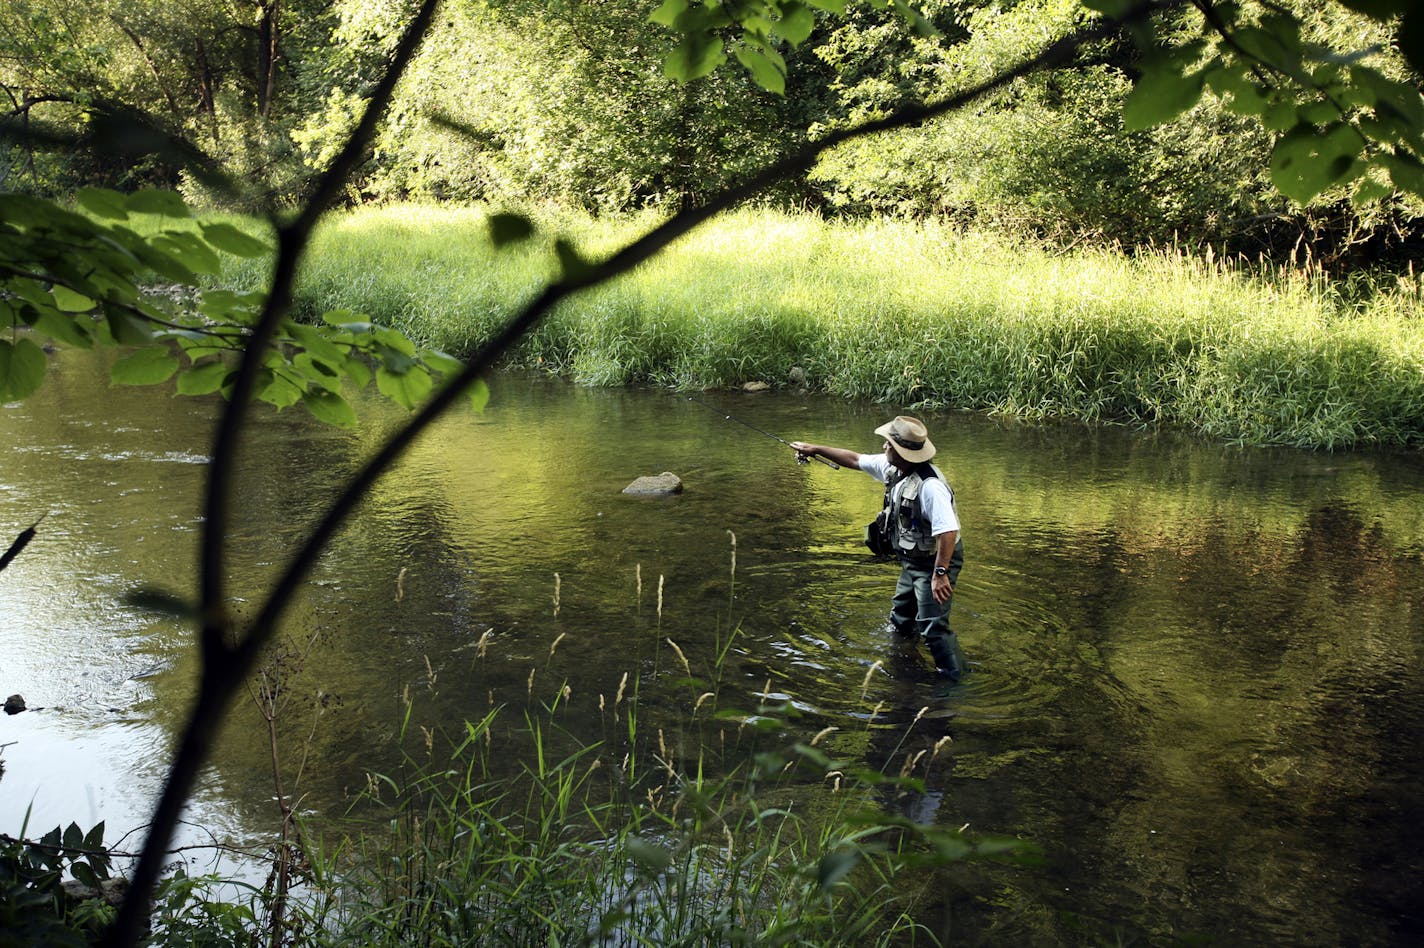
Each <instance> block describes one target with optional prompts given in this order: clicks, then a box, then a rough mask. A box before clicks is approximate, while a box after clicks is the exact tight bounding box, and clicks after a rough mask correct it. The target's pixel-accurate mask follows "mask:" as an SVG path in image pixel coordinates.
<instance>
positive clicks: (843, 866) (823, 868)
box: [816, 849, 860, 892]
mask: <svg viewBox="0 0 1424 948" xmlns="http://www.w3.org/2000/svg"><path fill="white" fill-rule="evenodd" d="M859 863H860V854H859V853H857V852H855V851H854V850H850V849H838V850H836V851H834V852H829V853H826V854H825V855H824V856H822V857H821V861H820V862H819V863H818V864H817V865H816V885H817V886H818V887H819V888H820V889H821V891H822V892H824V891H826V890H827V889H831V888H834V887H835V885H836V884H837V883H839V882H840V881H841V880H842V879H844V878H845V877H846V876H848V875H850V871H851V870H852V869H854V868H855V867H856V866H857V865H858V864H859Z"/></svg>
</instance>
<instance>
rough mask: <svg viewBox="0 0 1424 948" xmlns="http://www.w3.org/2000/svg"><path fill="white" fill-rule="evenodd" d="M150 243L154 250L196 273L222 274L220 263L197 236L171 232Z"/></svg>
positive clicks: (211, 249)
mask: <svg viewBox="0 0 1424 948" xmlns="http://www.w3.org/2000/svg"><path fill="white" fill-rule="evenodd" d="M152 243H153V247H154V248H155V249H157V250H164V251H167V252H168V253H170V254H172V255H173V257H174V259H176V260H178V261H179V262H181V263H182V264H183V265H184V266H185V267H187V268H188V269H190V270H193V271H194V272H196V273H221V272H222V261H221V260H219V259H218V255H217V254H216V253H214V252H213V248H211V247H209V246H208V245H207V244H205V243H203V241H202V240H201V239H199V238H198V235H197V234H190V233H186V232H184V231H173V230H171V231H168V232H167V233H163V234H159V235H158V236H157V237H155V238H153V241H152Z"/></svg>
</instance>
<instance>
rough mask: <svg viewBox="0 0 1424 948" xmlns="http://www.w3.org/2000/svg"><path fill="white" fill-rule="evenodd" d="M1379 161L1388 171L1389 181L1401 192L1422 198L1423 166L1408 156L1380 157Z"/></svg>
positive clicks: (1423, 190) (1423, 184) (1416, 159)
mask: <svg viewBox="0 0 1424 948" xmlns="http://www.w3.org/2000/svg"><path fill="white" fill-rule="evenodd" d="M1379 161H1380V162H1381V163H1382V164H1384V166H1385V167H1386V168H1388V169H1389V179H1390V180H1391V181H1393V182H1394V186H1395V187H1396V188H1399V190H1401V191H1407V192H1409V193H1410V194H1414V195H1417V196H1419V197H1424V164H1420V162H1419V159H1418V158H1415V157H1414V156H1413V155H1409V154H1393V155H1381V156H1380V157H1379Z"/></svg>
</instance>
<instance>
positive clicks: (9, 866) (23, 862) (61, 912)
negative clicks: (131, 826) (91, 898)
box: [0, 822, 113, 948]
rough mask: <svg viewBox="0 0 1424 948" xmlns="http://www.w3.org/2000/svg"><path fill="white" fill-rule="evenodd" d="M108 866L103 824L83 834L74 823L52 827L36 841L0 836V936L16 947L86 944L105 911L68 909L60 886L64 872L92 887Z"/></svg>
mask: <svg viewBox="0 0 1424 948" xmlns="http://www.w3.org/2000/svg"><path fill="white" fill-rule="evenodd" d="M112 862H113V860H112V857H111V856H110V855H109V853H108V851H107V850H105V849H104V824H103V822H100V823H98V824H96V825H95V826H94V827H93V828H92V829H90V830H89V832H87V833H86V832H84V831H83V830H82V829H80V828H79V825H78V824H76V823H70V824H69V826H67V827H65V828H60V827H58V826H56V827H55V828H54V829H52V830H50V831H49V832H48V833H46V834H45V835H44V836H43V837H41V838H40V839H39V840H27V839H14V838H12V837H10V836H4V837H0V932H3V936H0V937H3V939H4V940H5V943H7V944H16V945H20V944H28V945H52V946H57V948H58V946H66V945H73V946H83V945H88V944H90V943H91V941H92V939H93V936H94V934H95V933H96V932H97V930H98V929H99V926H100V925H101V924H102V923H103V922H104V921H107V919H106V918H105V917H104V916H105V908H106V907H105V906H104V905H103V903H102V902H94V903H93V904H88V905H86V904H80V905H78V906H73V905H71V904H70V902H69V900H68V897H67V896H66V895H65V893H64V890H63V888H62V883H63V882H64V877H65V875H66V873H67V874H68V875H70V876H73V878H74V879H76V880H77V881H79V882H81V883H83V884H84V885H86V886H89V887H91V888H95V889H97V888H98V886H99V883H100V882H101V881H103V880H105V879H108V878H109V873H110V869H111V867H112Z"/></svg>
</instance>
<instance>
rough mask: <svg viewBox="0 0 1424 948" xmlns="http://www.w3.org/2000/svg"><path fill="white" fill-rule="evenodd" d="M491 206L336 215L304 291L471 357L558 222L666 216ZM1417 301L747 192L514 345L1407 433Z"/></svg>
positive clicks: (531, 288)
mask: <svg viewBox="0 0 1424 948" xmlns="http://www.w3.org/2000/svg"><path fill="white" fill-rule="evenodd" d="M483 219H484V212H482V211H480V210H475V209H449V208H432V207H414V206H406V207H393V208H378V209H370V210H363V211H360V212H357V213H353V214H349V215H346V216H343V217H340V218H336V219H334V220H332V221H331V222H330V223H329V224H328V225H327V226H326V227H325V228H324V229H323V230H322V232H321V233H320V235H319V237H318V239H317V241H316V243H315V244H314V247H313V252H312V254H311V256H310V257H309V259H308V263H307V266H306V269H305V270H304V272H303V274H302V278H301V281H300V287H299V305H300V307H301V308H302V309H303V310H304V311H305V312H306V313H308V314H310V315H315V314H317V313H320V312H323V311H326V310H329V309H335V308H345V309H351V310H356V311H360V312H364V313H367V314H369V315H370V316H371V317H373V318H375V319H377V320H379V321H383V322H386V323H389V324H392V325H394V326H396V327H398V328H400V329H402V330H404V331H406V332H407V333H410V334H411V335H413V336H414V337H416V338H417V339H418V340H419V341H421V342H422V343H423V344H426V345H431V346H435V347H437V348H443V349H446V350H448V351H450V352H452V353H455V354H463V353H468V352H470V351H473V350H474V349H475V348H476V347H478V346H479V345H480V343H481V342H482V341H484V340H485V339H487V338H489V336H490V335H491V334H492V333H493V332H494V331H495V329H496V327H498V326H499V325H501V324H502V323H503V322H504V320H506V319H507V318H508V317H509V316H510V314H511V313H513V312H514V311H516V309H517V308H518V306H519V305H520V304H521V303H522V302H523V301H524V300H526V299H528V298H529V297H530V296H532V295H533V294H534V293H535V292H536V290H537V287H538V285H539V283H540V282H541V281H542V280H544V279H546V278H547V277H548V276H549V275H550V274H551V273H552V272H553V265H552V255H551V254H550V252H549V250H548V242H549V241H548V239H547V238H549V237H551V236H552V235H554V234H556V233H557V234H562V235H565V236H568V237H570V238H572V239H573V240H574V241H575V242H576V243H577V244H578V245H579V246H580V247H582V248H585V249H586V250H587V251H589V252H591V253H594V254H597V253H598V252H601V251H606V250H607V249H609V248H611V247H613V246H615V245H616V244H617V243H619V242H620V241H622V240H626V239H628V238H629V237H631V236H633V235H635V234H637V233H639V232H641V231H642V230H645V229H646V228H648V227H650V226H652V224H653V223H655V221H654V219H652V218H650V217H645V218H625V219H619V220H614V221H609V220H592V219H588V218H583V217H578V216H574V215H570V214H567V213H559V214H555V213H549V214H545V215H542V216H541V217H540V219H539V223H540V226H541V236H542V237H543V238H545V239H543V240H539V241H535V242H532V243H531V244H529V245H527V246H525V247H522V248H520V249H517V250H513V251H507V252H504V253H499V254H496V253H494V252H493V251H492V249H491V248H490V247H489V245H488V243H487V241H486V239H485V231H484V225H483ZM241 278H242V277H239V279H241ZM1420 312H1421V283H1420V280H1419V279H1418V278H1417V277H1415V276H1414V275H1413V274H1403V275H1368V274H1356V275H1353V276H1351V277H1350V278H1348V279H1345V280H1330V279H1328V278H1326V277H1325V276H1323V275H1322V273H1321V271H1320V270H1319V269H1318V268H1312V267H1310V266H1302V267H1297V268H1286V269H1275V270H1271V271H1269V272H1264V271H1262V270H1261V269H1260V268H1255V267H1249V266H1246V265H1244V264H1242V263H1241V262H1239V261H1223V260H1218V259H1214V258H1212V257H1211V256H1210V255H1209V254H1208V255H1207V256H1205V257H1203V256H1200V255H1191V254H1188V253H1186V252H1183V251H1181V250H1177V249H1164V250H1162V251H1159V252H1155V253H1146V254H1139V255H1137V256H1133V257H1129V256H1126V255H1123V254H1121V253H1118V252H1115V251H1111V250H1104V249H1086V250H1078V251H1073V252H1054V251H1052V250H1050V249H1047V248H1043V247H1040V246H1036V245H1032V244H1024V243H1015V242H1013V241H1010V240H1008V239H1006V238H1004V237H1001V236H993V235H988V234H983V233H964V232H961V231H958V230H955V229H953V228H951V227H949V226H946V225H942V224H938V223H933V222H928V223H907V222H891V221H874V222H862V223H828V222H826V221H824V220H821V219H820V218H817V217H815V216H812V215H795V214H786V213H780V212H775V211H768V210H744V211H740V212H737V213H735V214H731V215H727V216H725V217H723V218H720V219H718V220H717V221H715V222H713V223H712V224H711V225H709V226H707V227H705V228H703V229H702V230H700V231H698V232H696V233H694V234H692V235H690V236H689V237H687V238H684V239H683V240H682V241H680V242H679V243H678V244H676V245H675V246H674V247H672V248H671V249H670V250H669V251H668V252H667V253H665V254H663V255H661V256H659V257H658V258H656V259H655V260H653V261H651V262H649V263H648V264H646V265H645V266H643V267H641V268H639V269H638V270H637V271H635V272H633V273H630V274H628V275H626V276H624V277H622V278H620V279H619V280H617V281H615V282H613V283H611V284H609V285H607V286H604V287H601V288H598V289H596V290H594V291H591V292H588V293H585V294H582V295H581V296H579V297H577V298H575V299H573V300H570V301H568V302H567V303H566V304H565V305H564V306H563V307H562V308H561V309H560V310H559V311H558V312H557V313H555V314H554V315H553V316H551V317H550V318H549V319H548V320H546V321H545V322H544V323H543V324H542V325H541V326H540V327H539V328H538V329H537V330H536V331H535V332H534V333H533V334H531V336H530V337H528V338H527V339H526V340H525V342H524V344H523V345H522V346H521V347H520V349H519V350H518V352H516V353H515V354H514V355H513V356H512V358H511V362H512V364H514V365H518V366H530V367H540V368H544V369H547V370H550V371H554V372H559V373H562V374H567V375H569V376H571V377H572V378H574V379H576V380H577V381H579V382H581V383H585V384H590V385H629V384H654V385H662V386H673V387H679V388H701V387H709V386H737V385H741V384H743V383H746V382H751V381H765V382H768V383H770V384H771V385H773V386H776V387H779V386H793V385H796V386H800V385H802V384H804V385H806V386H808V387H810V388H812V389H816V390H821V391H826V392H830V393H835V394H841V395H845V396H848V397H854V398H866V399H874V400H880V401H885V402H892V403H895V404H897V405H904V406H916V405H925V406H934V407H943V406H956V407H963V408H970V409H977V410H984V411H990V412H1000V413H1007V414H1014V415H1022V416H1027V417H1031V418H1042V417H1066V418H1076V419H1082V420H1086V421H1113V422H1122V423H1129V424H1144V425H1151V424H1168V425H1174V426H1184V427H1187V428H1191V429H1195V430H1198V431H1201V432H1203V433H1204V434H1207V435H1209V436H1212V437H1217V438H1224V439H1230V440H1237V441H1244V442H1253V443H1276V444H1292V445H1300V446H1311V447H1322V448H1336V447H1347V446H1353V445H1361V444H1391V445H1411V446H1413V445H1417V444H1419V443H1420V442H1421V441H1424V320H1421V317H1420ZM793 368H797V369H799V370H800V372H798V373H794V374H793V371H792V370H793ZM803 374H804V379H805V382H804V383H803V382H801V381H800V380H801V378H802V377H803ZM793 378H794V379H795V381H793Z"/></svg>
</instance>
